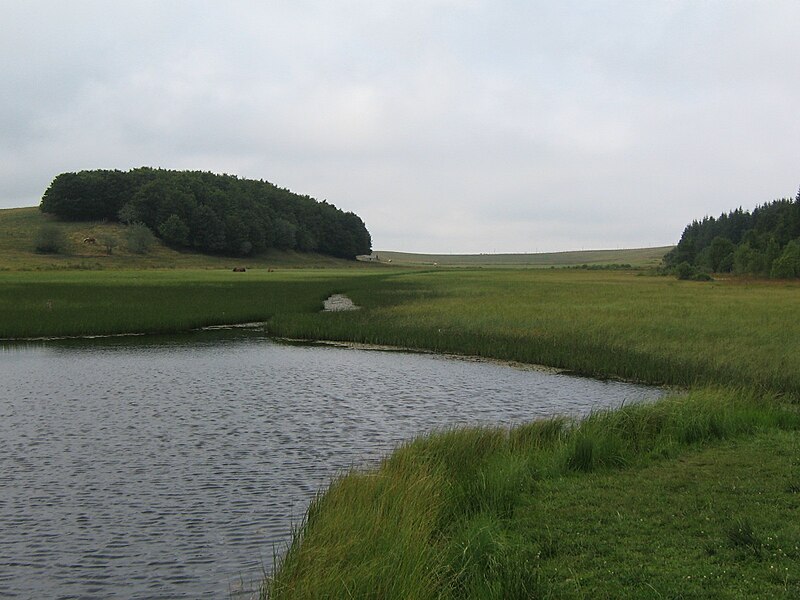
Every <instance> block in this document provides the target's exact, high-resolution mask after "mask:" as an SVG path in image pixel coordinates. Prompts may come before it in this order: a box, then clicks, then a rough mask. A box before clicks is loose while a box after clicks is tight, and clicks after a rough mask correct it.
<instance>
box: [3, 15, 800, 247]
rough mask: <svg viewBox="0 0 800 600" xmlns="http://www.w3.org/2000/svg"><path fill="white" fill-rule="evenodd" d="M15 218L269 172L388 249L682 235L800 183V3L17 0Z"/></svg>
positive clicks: (11, 118)
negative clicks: (116, 180) (24, 209)
mask: <svg viewBox="0 0 800 600" xmlns="http://www.w3.org/2000/svg"><path fill="white" fill-rule="evenodd" d="M0 8H2V12H1V13H0V15H2V17H1V20H0V82H2V83H1V84H0V207H14V206H34V205H37V204H38V203H39V200H40V198H41V195H42V193H43V192H44V190H45V189H46V188H47V186H48V184H49V183H50V181H51V180H52V179H53V177H54V176H55V175H57V174H58V173H61V172H65V171H79V170H82V169H97V168H108V169H123V170H127V169H130V168H133V167H138V166H153V167H163V168H170V169H200V170H205V171H213V172H218V173H223V172H224V173H230V174H235V175H239V176H241V177H248V178H256V179H266V180H268V181H271V182H272V183H275V184H277V185H279V186H281V187H287V188H289V189H291V190H293V191H295V192H299V193H303V194H309V195H311V196H314V197H315V198H317V199H319V200H322V199H327V200H328V201H329V202H331V203H333V204H335V205H336V206H338V207H339V208H342V209H343V210H347V211H353V212H355V213H357V214H358V215H359V216H361V218H362V219H364V221H365V223H366V224H367V227H368V229H369V230H370V232H371V233H372V238H373V247H374V248H376V249H380V250H404V251H412V252H453V253H467V252H475V253H477V252H536V251H539V252H544V251H557V250H573V249H600V248H620V247H626V248H633V247H642V246H660V245H667V244H672V243H675V242H677V240H678V239H679V237H680V234H681V232H682V230H683V228H684V226H685V225H686V224H687V223H688V222H690V221H691V220H692V219H694V218H701V217H702V216H704V215H706V214H711V215H718V214H719V213H720V212H722V211H726V210H729V209H733V208H736V207H738V206H740V205H741V206H743V207H745V208H753V207H754V206H756V205H758V204H761V203H763V202H767V201H770V200H774V199H776V198H781V197H794V196H795V194H796V193H797V190H798V186H799V185H800V2H797V1H796V0H785V1H779V0H756V1H736V0H721V1H707V0H689V1H674V2H667V1H661V2H657V1H643V0H632V1H618V2H612V1H591V0H582V1H564V0H552V1H549V2H537V1H532V0H519V1H512V0H485V1H484V0H363V1H362V0H327V1H315V0H308V1H306V0H294V1H289V0H286V1H283V0H276V1H246V0H226V2H219V1H202V0H194V1H181V0H169V1H164V0H153V1H146V0H140V1H134V0H115V1H114V2H108V1H106V0H97V1H83V0H71V1H70V2H64V1H63V0H57V1H56V0H54V1H44V0H24V1H22V0H0Z"/></svg>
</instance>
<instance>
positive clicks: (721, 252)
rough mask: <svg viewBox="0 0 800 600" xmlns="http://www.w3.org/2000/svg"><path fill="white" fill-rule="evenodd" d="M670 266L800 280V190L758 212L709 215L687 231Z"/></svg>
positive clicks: (685, 270)
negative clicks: (792, 198) (792, 196)
mask: <svg viewBox="0 0 800 600" xmlns="http://www.w3.org/2000/svg"><path fill="white" fill-rule="evenodd" d="M665 262H666V264H667V266H668V267H673V268H676V269H678V267H682V268H681V269H678V271H680V273H689V272H690V269H692V268H694V269H699V270H704V271H711V272H714V273H730V272H732V273H738V274H750V275H760V276H769V277H778V278H791V277H800V192H798V194H797V197H796V198H795V199H794V200H791V199H782V200H775V201H774V202H770V203H767V204H764V205H762V206H759V207H758V208H756V209H754V210H753V212H750V211H746V210H742V209H741V208H738V209H736V210H734V211H732V212H729V213H727V214H722V215H720V216H719V218H716V219H715V218H714V217H705V218H704V219H703V220H702V221H694V222H693V223H692V224H691V225H688V226H687V227H686V229H684V231H683V235H682V236H681V240H680V242H678V245H677V246H676V247H675V248H674V249H673V250H672V251H671V252H670V253H669V254H668V255H667V256H666V258H665Z"/></svg>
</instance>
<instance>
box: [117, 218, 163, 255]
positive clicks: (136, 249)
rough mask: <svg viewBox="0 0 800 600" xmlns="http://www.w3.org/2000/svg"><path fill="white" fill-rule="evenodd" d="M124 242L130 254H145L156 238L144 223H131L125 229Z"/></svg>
mask: <svg viewBox="0 0 800 600" xmlns="http://www.w3.org/2000/svg"><path fill="white" fill-rule="evenodd" d="M125 241H126V244H127V247H128V250H129V251H130V252H133V253H134V254H147V253H148V252H150V249H151V248H152V247H153V244H155V243H156V236H155V235H153V232H152V231H150V228H149V227H148V226H147V225H145V224H144V223H131V224H130V225H128V227H127V228H126V229H125Z"/></svg>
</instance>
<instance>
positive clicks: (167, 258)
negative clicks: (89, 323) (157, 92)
mask: <svg viewBox="0 0 800 600" xmlns="http://www.w3.org/2000/svg"><path fill="white" fill-rule="evenodd" d="M47 223H55V224H57V225H58V227H59V228H61V229H62V230H63V231H64V233H65V234H66V237H67V240H68V244H67V249H66V251H65V252H64V253H62V254H40V253H37V252H36V250H35V239H36V234H37V232H38V231H39V229H40V228H41V227H42V226H43V225H45V224H47ZM107 235H111V236H114V237H116V238H117V239H118V240H119V245H118V246H117V247H116V248H114V250H113V253H112V254H110V255H109V254H107V252H106V249H105V248H104V247H103V246H102V245H101V244H97V245H89V244H84V243H83V240H84V239H85V238H87V237H93V238H96V239H98V240H99V239H101V238H102V237H104V236H107ZM672 248H673V247H672V246H662V247H658V248H636V249H629V250H587V251H574V252H550V253H538V254H413V253H409V252H389V251H376V252H373V253H372V255H371V257H359V258H360V260H359V262H358V263H354V262H352V261H348V260H341V259H337V258H332V257H330V256H324V255H320V254H306V253H302V252H293V251H288V252H286V251H279V250H271V251H269V252H267V253H265V254H262V255H259V256H254V257H247V258H236V257H226V256H210V255H206V254H199V253H195V252H185V251H181V252H178V251H176V250H173V249H171V248H168V247H167V246H165V245H164V244H162V243H161V242H160V241H158V242H157V243H156V244H155V245H154V246H153V248H152V249H151V250H150V251H149V252H148V253H147V254H144V255H142V254H135V253H133V252H130V251H128V250H127V248H126V247H125V226H124V225H121V224H119V223H108V222H100V221H88V222H61V221H55V220H53V218H52V217H50V216H48V215H45V214H42V213H41V212H40V211H39V209H38V208H37V207H27V208H6V209H0V270H48V269H149V268H167V269H170V268H173V269H174V268H209V269H216V268H232V267H234V266H238V265H244V266H246V267H249V268H269V267H354V266H362V267H364V266H367V265H385V266H388V265H393V266H407V267H430V266H433V265H438V266H442V267H494V268H498V267H501V268H514V267H516V268H520V267H527V268H534V267H552V266H556V267H567V266H577V265H584V264H585V265H609V264H629V265H631V266H633V267H653V266H657V265H659V264H660V263H661V259H662V258H663V257H664V255H665V254H666V253H667V252H669V251H670V250H671V249H672Z"/></svg>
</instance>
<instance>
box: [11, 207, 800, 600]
mask: <svg viewBox="0 0 800 600" xmlns="http://www.w3.org/2000/svg"><path fill="white" fill-rule="evenodd" d="M1 217H2V214H1V213H0V218H1ZM28 218H31V219H34V218H38V217H36V216H35V215H34V216H30V215H28ZM97 226H98V227H99V226H100V225H97ZM24 229H25V226H22V225H20V227H19V232H18V237H17V238H16V239H17V240H20V239H22V238H21V237H19V236H22V237H24V235H27V234H26V233H25V231H24ZM6 231H8V230H6ZM0 234H2V235H0V240H6V237H10V234H8V233H4V230H3V228H2V223H1V222H0ZM82 234H83V231H82V230H81V231H75V232H74V234H73V235H74V236H76V237H77V236H80V235H82ZM9 244H10V246H9ZM20 244H21V242H19V241H17V242H14V243H10V242H8V241H0V246H2V247H0V337H4V338H8V337H23V336H47V335H80V334H94V333H122V332H142V331H145V332H146V331H153V332H156V331H177V330H181V329H188V328H192V327H197V326H202V325H212V324H222V323H238V322H248V321H265V322H266V325H265V326H266V328H267V330H268V331H269V332H271V333H273V334H275V335H278V336H286V337H297V338H307V339H335V340H343V341H352V342H365V343H375V344H389V345H394V346H400V347H408V348H417V349H425V350H430V351H435V352H454V353H461V354H468V355H479V356H484V357H490V358H496V359H502V360H514V361H520V362H525V363H539V364H545V365H549V366H554V367H560V368H563V369H567V370H571V371H575V372H578V373H583V374H587V375H594V376H599V377H616V378H622V379H629V380H637V381H643V382H649V383H662V384H668V385H675V386H680V389H676V392H675V394H673V395H672V396H671V398H668V399H666V400H664V401H662V402H659V403H656V404H654V405H650V406H630V407H626V408H624V409H621V410H617V411H614V412H610V413H598V414H596V415H593V416H592V417H591V418H589V419H587V420H585V421H583V422H581V423H572V422H568V421H565V420H563V419H554V420H549V421H538V422H534V423H528V424H521V425H518V426H515V427H513V428H511V429H508V428H481V429H459V430H455V431H445V432H441V433H439V434H434V435H429V436H425V437H422V438H420V439H417V440H413V441H411V442H409V443H407V444H406V445H404V446H403V447H402V448H399V449H398V450H397V451H396V452H394V453H393V454H392V455H390V456H388V457H387V458H386V459H385V460H384V461H383V462H382V464H381V465H380V466H378V467H376V468H375V469H373V470H370V471H364V472H354V473H349V474H345V475H343V476H342V477H339V478H337V479H336V480H335V481H334V482H333V483H332V484H331V486H330V488H329V489H328V490H326V491H325V492H324V493H323V494H322V495H321V496H320V497H319V498H318V499H317V500H316V501H315V502H314V503H313V504H312V506H311V508H310V510H309V512H308V515H307V518H306V520H305V521H304V523H303V524H302V525H301V526H300V528H299V529H298V531H297V535H296V538H295V541H294V542H293V544H292V545H291V547H290V548H289V550H288V552H287V553H286V555H285V559H284V560H283V561H282V562H281V564H280V566H279V568H278V569H277V571H276V572H275V573H274V574H272V576H271V577H270V578H268V580H267V581H266V582H265V588H264V595H265V596H266V595H267V594H269V595H270V597H272V598H320V597H328V598H340V597H354V598H362V597H368V598H531V597H532V598H759V597H764V598H766V597H770V598H786V599H789V598H797V597H800V519H798V518H797V516H798V511H800V443H798V440H799V439H800V436H799V435H798V429H799V428H800V412H798V404H800V319H798V318H797V315H798V314H800V284H798V283H797V282H776V281H770V282H763V281H747V280H736V279H729V280H721V281H715V282H710V283H699V282H686V281H677V280H675V279H673V278H667V277H655V276H650V275H646V274H643V273H644V272H639V273H637V272H635V271H583V270H562V269H553V270H551V269H489V268H483V269H479V268H459V269H448V268H443V267H442V266H439V267H438V268H428V269H425V268H420V267H416V268H396V267H395V268H380V267H374V266H373V267H372V268H370V266H369V265H361V268H356V267H353V266H349V265H352V263H339V264H338V265H337V266H336V267H333V268H305V269H296V268H283V267H281V266H280V265H278V264H277V263H275V262H273V263H272V264H273V265H276V266H277V267H278V268H274V269H272V270H270V269H268V268H266V267H267V266H269V265H268V263H266V262H265V263H262V264H260V265H256V266H257V268H251V269H249V270H248V271H247V273H233V272H231V271H230V270H229V268H228V267H229V265H227V264H224V259H208V261H209V262H204V261H206V259H205V258H204V257H198V256H191V255H189V256H187V257H185V258H186V260H187V261H197V262H194V263H192V262H189V263H188V264H192V266H193V268H186V269H181V268H174V267H177V266H180V265H179V264H175V265H172V268H158V267H165V266H169V265H166V264H164V263H159V262H158V261H161V260H162V259H161V258H159V259H157V260H156V258H155V257H154V256H150V257H147V256H145V257H144V258H140V257H132V258H131V260H132V261H135V260H145V261H153V262H147V263H146V264H139V263H133V264H135V265H138V266H136V268H120V266H119V265H118V264H116V263H111V262H110V261H108V262H103V258H102V257H99V258H97V259H95V258H92V259H91V260H92V261H94V260H97V261H99V262H101V263H102V265H103V267H104V268H103V269H102V270H90V269H89V267H88V266H86V265H84V266H83V268H81V269H75V268H65V267H69V266H70V265H71V264H72V263H71V262H70V261H75V260H78V261H79V262H80V261H81V260H83V259H75V258H74V257H73V258H69V257H59V258H56V259H51V258H49V257H45V258H44V259H43V260H46V261H49V260H63V261H65V262H63V263H56V264H55V266H53V264H51V263H43V264H37V263H36V260H39V258H38V257H36V256H32V255H31V254H30V252H29V251H25V252H28V253H27V254H25V253H24V251H23V250H22V249H20V248H19V245H20ZM9 247H11V249H10V250H9ZM161 251H164V252H168V249H161V250H159V252H161ZM165 256H168V255H165ZM123 257H124V256H123V255H121V258H123ZM87 260H88V259H87ZM169 260H171V259H169ZM176 260H177V259H176ZM215 260H219V261H221V262H220V263H218V264H217V265H215V264H214V263H213V261H215ZM306 264H307V265H308V264H310V263H306ZM342 264H347V265H348V266H347V267H344V266H342ZM110 265H113V266H110ZM215 266H216V268H215ZM287 266H288V265H287ZM223 267H224V268H223ZM98 268H99V267H98ZM335 292H341V293H346V294H348V295H350V297H351V298H352V299H353V300H354V301H355V302H356V303H357V304H358V305H360V306H362V309H361V310H360V311H356V312H352V313H321V312H319V311H320V308H321V304H322V300H323V299H324V298H325V297H326V296H328V295H329V294H331V293H335ZM681 390H688V391H681Z"/></svg>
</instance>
